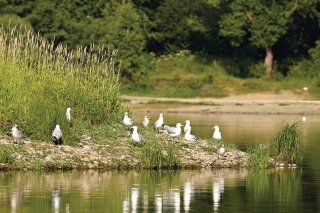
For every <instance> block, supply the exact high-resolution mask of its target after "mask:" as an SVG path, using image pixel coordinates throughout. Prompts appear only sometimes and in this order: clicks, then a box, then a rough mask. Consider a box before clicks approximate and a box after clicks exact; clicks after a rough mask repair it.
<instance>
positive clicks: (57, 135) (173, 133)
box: [8, 107, 225, 156]
mask: <svg viewBox="0 0 320 213" xmlns="http://www.w3.org/2000/svg"><path fill="white" fill-rule="evenodd" d="M66 119H67V120H68V121H69V122H70V121H71V108H70V107H69V108H67V111H66ZM150 120H151V118H150V117H149V116H144V119H143V121H142V126H143V127H148V126H149V124H150ZM185 123H186V124H185V126H184V128H183V132H184V134H185V135H184V138H185V139H186V140H187V141H197V140H199V137H197V136H196V135H193V134H191V131H192V128H191V124H190V120H186V121H185ZM123 124H124V125H125V126H126V127H127V128H128V130H130V128H132V129H133V132H132V135H131V138H132V140H133V141H134V142H135V143H136V144H138V145H142V144H143V143H145V142H146V141H145V139H144V138H143V137H142V136H141V135H140V134H139V133H138V126H137V125H136V124H135V123H134V122H133V120H132V119H131V118H130V117H129V115H128V112H125V114H124V118H123ZM182 126H183V125H182V124H181V123H177V124H176V126H175V127H174V126H168V125H165V124H164V120H163V113H160V115H159V119H158V120H156V122H155V123H154V126H153V127H154V130H155V131H156V132H157V133H165V134H167V135H169V136H170V137H171V138H176V137H178V136H180V135H181V132H182V129H181V127H182ZM213 129H214V133H213V139H214V140H217V141H221V140H222V137H221V132H220V131H219V127H218V126H214V127H213ZM8 133H9V134H11V135H12V137H13V140H14V143H16V144H21V142H20V140H21V139H23V138H24V134H23V133H22V132H21V131H20V130H18V126H17V125H14V126H13V127H12V128H11V129H10V130H9V131H8ZM52 138H53V140H54V142H55V144H57V145H59V144H62V131H61V129H60V125H59V124H57V125H56V127H55V129H54V130H53V131H52ZM224 153H225V147H224V145H223V144H222V145H221V147H220V148H219V149H218V151H217V154H219V155H220V156H224Z"/></svg>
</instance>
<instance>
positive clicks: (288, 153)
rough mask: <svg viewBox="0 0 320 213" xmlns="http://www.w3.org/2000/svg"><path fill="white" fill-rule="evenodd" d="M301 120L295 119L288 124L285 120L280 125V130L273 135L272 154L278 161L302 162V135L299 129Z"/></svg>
mask: <svg viewBox="0 0 320 213" xmlns="http://www.w3.org/2000/svg"><path fill="white" fill-rule="evenodd" d="M301 123H302V122H301V121H299V120H298V121H294V122H293V123H292V124H288V123H287V122H285V121H283V122H282V123H281V125H280V126H279V130H278V132H277V133H276V134H275V136H274V137H273V140H272V143H271V146H270V154H271V156H274V157H275V159H276V160H277V161H283V162H287V163H301V162H302V154H301V141H302V136H301V132H300V130H299V127H300V125H301Z"/></svg>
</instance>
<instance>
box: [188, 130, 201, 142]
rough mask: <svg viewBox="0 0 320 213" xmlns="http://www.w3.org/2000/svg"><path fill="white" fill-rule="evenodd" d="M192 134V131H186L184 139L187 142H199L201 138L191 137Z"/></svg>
mask: <svg viewBox="0 0 320 213" xmlns="http://www.w3.org/2000/svg"><path fill="white" fill-rule="evenodd" d="M190 132H191V130H190V129H188V130H187V131H186V134H185V135H184V138H185V139H186V140H187V141H197V140H199V138H198V137H197V136H195V135H191V133H190Z"/></svg>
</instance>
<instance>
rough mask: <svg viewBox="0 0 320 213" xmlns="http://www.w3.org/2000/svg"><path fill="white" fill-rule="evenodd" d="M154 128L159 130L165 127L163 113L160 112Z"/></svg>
mask: <svg viewBox="0 0 320 213" xmlns="http://www.w3.org/2000/svg"><path fill="white" fill-rule="evenodd" d="M154 129H155V130H156V131H157V132H159V130H160V129H163V114H162V113H160V115H159V119H158V120H157V121H156V122H155V123H154Z"/></svg>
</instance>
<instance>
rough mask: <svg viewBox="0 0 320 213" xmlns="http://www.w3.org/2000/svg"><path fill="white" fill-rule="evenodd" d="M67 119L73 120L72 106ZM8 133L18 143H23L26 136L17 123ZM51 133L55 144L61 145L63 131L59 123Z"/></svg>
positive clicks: (68, 110) (67, 113) (68, 109)
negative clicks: (22, 140)
mask: <svg viewBox="0 0 320 213" xmlns="http://www.w3.org/2000/svg"><path fill="white" fill-rule="evenodd" d="M66 119H67V120H68V121H69V122H70V121H71V108H70V107H68V108H67V111H66ZM7 133H8V134H11V135H12V137H13V142H14V143H15V144H18V145H19V144H22V142H20V140H21V139H24V138H25V136H24V134H23V133H22V132H21V131H20V130H18V125H16V124H15V125H14V126H13V127H12V128H11V129H9V130H8V132H7ZM51 135H52V138H53V140H54V143H55V144H57V145H59V144H61V143H62V131H61V129H60V125H59V124H57V125H56V127H55V128H54V130H53V131H52V134H51Z"/></svg>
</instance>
